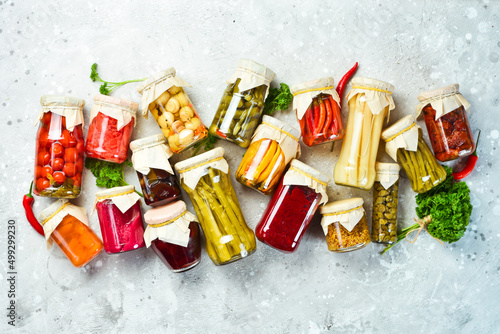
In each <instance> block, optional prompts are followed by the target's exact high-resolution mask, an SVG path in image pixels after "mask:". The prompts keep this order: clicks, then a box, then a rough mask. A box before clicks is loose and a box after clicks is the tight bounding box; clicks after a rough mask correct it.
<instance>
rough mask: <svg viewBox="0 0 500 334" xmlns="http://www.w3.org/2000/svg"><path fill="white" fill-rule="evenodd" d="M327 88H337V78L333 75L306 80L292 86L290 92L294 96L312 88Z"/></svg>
mask: <svg viewBox="0 0 500 334" xmlns="http://www.w3.org/2000/svg"><path fill="white" fill-rule="evenodd" d="M319 88H321V90H327V89H335V80H334V79H333V78H332V77H325V78H320V79H316V80H310V81H306V82H303V83H300V84H297V85H294V86H292V87H291V88H290V92H291V93H292V94H293V96H296V95H299V94H302V93H306V92H309V91H310V90H317V89H318V90H319Z"/></svg>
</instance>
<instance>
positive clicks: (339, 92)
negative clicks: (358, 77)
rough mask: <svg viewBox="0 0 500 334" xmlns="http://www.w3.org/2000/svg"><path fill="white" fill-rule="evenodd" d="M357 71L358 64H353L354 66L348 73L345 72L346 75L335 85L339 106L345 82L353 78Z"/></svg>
mask: <svg viewBox="0 0 500 334" xmlns="http://www.w3.org/2000/svg"><path fill="white" fill-rule="evenodd" d="M357 69H358V63H357V62H356V64H354V66H353V67H352V68H351V69H350V70H349V71H347V73H346V74H344V76H343V77H342V79H340V81H339V83H338V84H337V88H336V89H335V90H336V91H337V93H338V94H339V97H340V103H339V104H340V105H342V96H344V90H345V86H346V84H347V82H348V81H349V79H351V77H352V76H353V74H354V72H356V70H357Z"/></svg>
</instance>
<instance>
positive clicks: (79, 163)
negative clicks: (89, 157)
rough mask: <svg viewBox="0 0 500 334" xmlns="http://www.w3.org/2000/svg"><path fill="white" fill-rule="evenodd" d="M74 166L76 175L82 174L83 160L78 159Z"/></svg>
mask: <svg viewBox="0 0 500 334" xmlns="http://www.w3.org/2000/svg"><path fill="white" fill-rule="evenodd" d="M75 165H76V172H77V173H81V172H83V159H82V158H78V160H77V161H76V164H75Z"/></svg>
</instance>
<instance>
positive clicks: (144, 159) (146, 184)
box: [130, 134, 181, 206]
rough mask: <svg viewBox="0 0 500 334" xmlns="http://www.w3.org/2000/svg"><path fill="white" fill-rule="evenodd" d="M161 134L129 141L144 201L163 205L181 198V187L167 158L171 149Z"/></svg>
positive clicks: (151, 204)
mask: <svg viewBox="0 0 500 334" xmlns="http://www.w3.org/2000/svg"><path fill="white" fill-rule="evenodd" d="M166 143H167V141H166V140H165V137H163V135H161V134H158V135H154V136H150V137H146V138H141V139H137V140H134V141H133V142H131V143H130V149H131V150H132V164H133V166H134V169H135V170H136V171H137V176H138V177H139V183H140V184H141V188H142V193H143V194H144V202H146V204H147V205H150V206H157V205H165V204H168V203H172V202H174V201H177V200H179V199H181V189H180V187H179V183H178V182H177V179H176V177H175V174H174V171H173V170H172V166H170V162H169V161H168V159H169V158H170V157H171V156H172V151H170V149H169V148H168V146H167V144H166Z"/></svg>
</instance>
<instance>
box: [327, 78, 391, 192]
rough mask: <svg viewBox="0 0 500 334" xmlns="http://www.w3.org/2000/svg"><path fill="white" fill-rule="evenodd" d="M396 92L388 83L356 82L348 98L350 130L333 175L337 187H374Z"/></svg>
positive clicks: (345, 137)
mask: <svg viewBox="0 0 500 334" xmlns="http://www.w3.org/2000/svg"><path fill="white" fill-rule="evenodd" d="M393 90H394V86H392V85H391V84H389V83H387V82H383V81H379V80H375V79H369V78H354V79H352V89H351V91H350V92H349V94H348V95H347V101H348V104H349V117H348V119H347V129H346V133H345V136H344V142H343V143H342V149H341V150H340V157H339V160H338V161H337V163H336V164H335V169H334V172H333V179H334V180H335V183H336V184H337V185H344V186H350V187H355V188H361V189H365V190H368V189H370V188H371V187H372V186H373V182H374V181H375V162H376V159H377V151H378V145H379V142H380V133H381V131H382V125H383V121H384V118H385V117H387V119H389V112H390V111H391V110H392V109H394V108H395V105H394V101H393V99H392V91H393Z"/></svg>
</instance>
